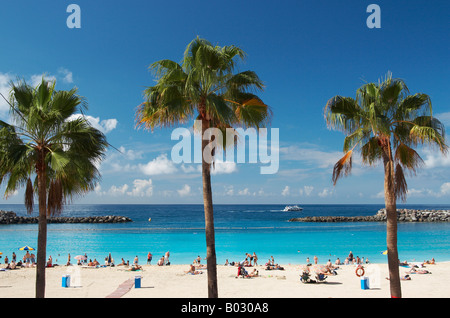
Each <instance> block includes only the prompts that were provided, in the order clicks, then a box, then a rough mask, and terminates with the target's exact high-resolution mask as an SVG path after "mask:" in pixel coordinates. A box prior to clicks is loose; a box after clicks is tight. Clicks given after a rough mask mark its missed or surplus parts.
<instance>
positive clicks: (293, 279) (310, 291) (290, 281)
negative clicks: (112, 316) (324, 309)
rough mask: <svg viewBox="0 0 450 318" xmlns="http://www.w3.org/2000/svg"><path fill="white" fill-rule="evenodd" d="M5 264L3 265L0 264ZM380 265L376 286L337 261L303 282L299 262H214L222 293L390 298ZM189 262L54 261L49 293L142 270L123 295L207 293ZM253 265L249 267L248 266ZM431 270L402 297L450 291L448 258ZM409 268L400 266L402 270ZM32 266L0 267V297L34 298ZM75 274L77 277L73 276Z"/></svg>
mask: <svg viewBox="0 0 450 318" xmlns="http://www.w3.org/2000/svg"><path fill="white" fill-rule="evenodd" d="M2 266H3V267H4V265H2ZM371 266H377V267H378V268H379V269H380V274H379V276H380V288H377V289H369V290H362V289H361V283H360V278H358V277H357V276H356V274H355V269H356V267H355V266H353V265H347V266H341V267H340V269H338V270H337V272H338V275H335V276H329V277H328V278H327V280H326V281H327V282H326V283H321V284H303V283H301V282H300V280H299V277H300V276H299V275H300V273H301V268H302V265H284V268H285V270H284V271H281V270H272V271H266V270H264V267H263V266H257V269H258V270H259V274H260V277H254V278H250V279H243V278H235V276H236V274H237V268H236V267H231V266H223V265H219V266H218V287H219V297H221V298H292V297H295V298H309V297H321V298H328V297H332V298H360V297H367V298H389V297H390V292H389V281H388V280H387V279H386V277H387V276H388V272H387V264H377V265H371ZM188 268H189V266H188V265H171V266H161V267H160V266H156V265H144V266H143V271H138V272H131V271H128V270H127V268H124V267H122V266H120V267H112V268H110V267H108V268H80V267H78V266H69V267H67V266H58V267H55V268H48V269H47V270H46V297H47V298H60V297H64V298H104V297H106V296H108V295H109V294H111V293H113V292H114V291H115V290H116V289H117V287H118V286H119V285H120V284H122V283H123V282H124V281H126V280H128V279H130V278H131V279H133V280H134V278H135V276H138V275H139V276H142V279H141V288H134V287H132V288H131V290H129V292H127V293H126V294H125V295H123V296H122V297H123V298H129V297H131V298H141V297H145V298H206V297H207V295H208V294H207V274H206V270H203V272H204V273H203V274H200V275H189V274H185V271H187V270H188ZM251 269H252V268H247V270H251ZM425 269H427V270H428V271H430V272H431V273H432V274H413V275H411V280H410V281H402V294H403V297H404V298H408V297H410V298H413V297H414V298H431V297H433V298H436V297H437V298H448V297H450V289H449V288H448V286H449V284H450V262H443V263H438V264H436V265H426V268H425ZM407 270H409V269H408V268H403V267H400V274H401V275H403V274H404V273H405V272H406V271H407ZM66 274H70V275H71V277H72V283H73V284H77V285H79V286H78V287H74V286H72V287H69V288H64V287H62V276H63V275H66ZM35 275H36V270H35V268H21V269H17V270H10V271H1V272H0V298H9V297H14V298H28V297H29V298H33V297H34V296H35ZM77 278H78V282H77Z"/></svg>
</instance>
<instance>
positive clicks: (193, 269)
mask: <svg viewBox="0 0 450 318" xmlns="http://www.w3.org/2000/svg"><path fill="white" fill-rule="evenodd" d="M185 273H186V274H191V275H197V274H203V272H200V271H196V270H195V266H194V265H193V264H190V265H189V270H188V271H185Z"/></svg>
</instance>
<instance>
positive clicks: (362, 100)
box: [325, 74, 448, 199]
mask: <svg viewBox="0 0 450 318" xmlns="http://www.w3.org/2000/svg"><path fill="white" fill-rule="evenodd" d="M325 120H326V122H327V124H328V126H329V127H330V128H333V129H337V130H340V131H343V132H344V133H345V134H346V137H345V139H344V152H345V155H344V157H343V158H342V159H341V160H339V161H338V162H337V163H336V165H335V167H334V169H333V178H332V180H333V182H334V184H336V182H337V180H338V179H339V178H340V177H342V176H345V175H347V174H348V173H349V172H350V170H351V163H352V162H351V158H352V152H353V150H354V149H355V148H359V150H360V152H361V156H362V160H363V162H364V163H366V164H369V165H373V164H375V163H376V162H378V161H381V160H383V158H387V159H392V160H393V161H394V164H395V175H394V179H395V180H394V182H395V184H396V196H397V198H401V199H405V198H406V196H405V195H406V190H407V188H406V181H405V179H404V171H408V172H410V173H415V172H416V170H417V168H420V167H421V166H422V165H423V160H422V158H421V157H420V156H419V154H418V153H417V152H416V151H415V150H414V149H413V148H414V147H416V146H419V145H434V146H437V147H438V149H439V150H440V151H441V152H443V153H446V152H447V150H448V146H447V145H446V144H445V128H444V125H442V124H441V122H440V121H439V120H438V119H436V118H434V117H432V107H431V100H430V98H429V96H428V95H426V94H421V93H417V94H414V95H409V90H408V87H407V86H406V84H405V83H404V82H403V81H402V80H400V79H393V78H392V76H391V74H388V75H387V77H386V78H385V80H384V81H383V82H380V83H378V84H376V83H368V84H365V85H363V86H362V87H361V88H359V89H358V90H357V93H356V98H355V99H353V98H351V97H342V96H335V97H333V98H331V99H330V100H329V101H328V102H327V104H326V106H325Z"/></svg>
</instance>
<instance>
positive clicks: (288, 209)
mask: <svg viewBox="0 0 450 318" xmlns="http://www.w3.org/2000/svg"><path fill="white" fill-rule="evenodd" d="M301 210H303V208H301V207H299V206H298V205H287V206H286V207H285V208H284V210H283V212H291V211H301Z"/></svg>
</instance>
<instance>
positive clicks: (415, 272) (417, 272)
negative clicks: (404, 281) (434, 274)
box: [406, 267, 431, 274]
mask: <svg viewBox="0 0 450 318" xmlns="http://www.w3.org/2000/svg"><path fill="white" fill-rule="evenodd" d="M406 273H408V274H431V272H429V271H427V270H426V269H419V270H417V269H416V268H415V267H413V268H411V269H410V270H409V271H408V272H406Z"/></svg>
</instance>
